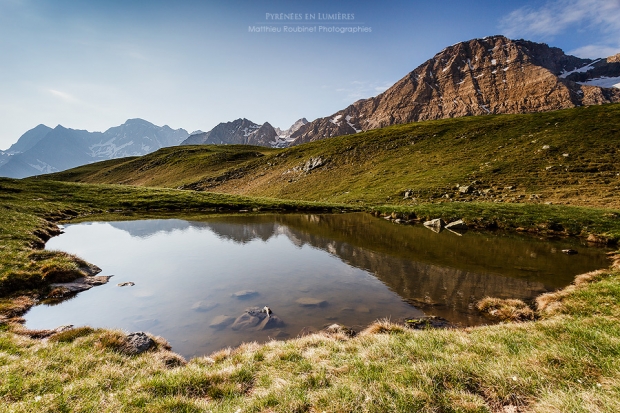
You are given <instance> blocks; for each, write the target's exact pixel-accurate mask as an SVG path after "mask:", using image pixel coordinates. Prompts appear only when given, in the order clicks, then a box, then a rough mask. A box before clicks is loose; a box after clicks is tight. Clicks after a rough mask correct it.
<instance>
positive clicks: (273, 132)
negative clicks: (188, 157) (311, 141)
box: [181, 118, 308, 147]
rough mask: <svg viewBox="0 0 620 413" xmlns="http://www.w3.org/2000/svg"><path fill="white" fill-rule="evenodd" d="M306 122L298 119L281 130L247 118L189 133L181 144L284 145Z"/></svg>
mask: <svg viewBox="0 0 620 413" xmlns="http://www.w3.org/2000/svg"><path fill="white" fill-rule="evenodd" d="M306 123H308V121H307V120H306V118H302V119H299V120H298V121H296V122H295V123H294V124H293V125H292V126H291V127H290V128H288V129H286V130H281V129H280V128H274V127H273V126H271V124H270V123H269V122H265V123H263V124H262V125H259V124H257V123H254V122H252V121H250V120H247V119H245V118H244V119H237V120H235V121H232V122H226V123H220V124H218V125H217V126H216V127H215V128H213V129H211V130H210V131H209V132H200V133H195V134H192V135H190V136H189V137H188V138H187V139H185V140H184V141H183V142H182V143H181V145H204V144H213V145H235V144H237V145H259V146H271V147H285V146H288V145H289V144H290V143H291V142H292V141H291V140H290V136H291V135H292V134H293V133H294V132H296V131H297V130H298V129H299V128H300V127H302V126H303V125H305V124H306Z"/></svg>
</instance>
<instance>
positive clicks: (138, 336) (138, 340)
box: [125, 331, 155, 354]
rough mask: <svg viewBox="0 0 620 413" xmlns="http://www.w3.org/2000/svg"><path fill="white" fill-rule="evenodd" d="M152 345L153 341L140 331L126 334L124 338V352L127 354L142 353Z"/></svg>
mask: <svg viewBox="0 0 620 413" xmlns="http://www.w3.org/2000/svg"><path fill="white" fill-rule="evenodd" d="M154 345H155V341H153V339H152V338H151V337H149V336H148V335H147V334H146V333H144V332H142V331H138V332H136V333H131V334H127V337H126V338H125V352H127V353H128V354H141V353H144V352H145V351H147V350H148V349H150V348H151V347H153V346H154Z"/></svg>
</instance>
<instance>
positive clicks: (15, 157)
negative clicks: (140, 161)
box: [0, 119, 189, 178]
mask: <svg viewBox="0 0 620 413" xmlns="http://www.w3.org/2000/svg"><path fill="white" fill-rule="evenodd" d="M188 135H189V134H188V133H187V131H186V130H184V129H176V130H174V129H171V128H170V127H169V126H162V127H160V126H155V125H153V124H152V123H150V122H147V121H145V120H142V119H129V120H128V121H127V122H125V123H124V124H122V125H120V126H116V127H113V128H110V129H108V130H107V131H105V132H88V131H85V130H76V129H68V128H65V127H63V126H61V125H58V126H56V127H55V128H54V129H52V128H49V127H47V126H45V125H39V126H37V127H35V128H34V129H31V130H29V131H28V132H26V133H24V134H23V135H22V136H21V137H20V138H19V140H18V141H17V142H16V143H15V144H13V145H12V146H11V147H10V148H9V149H8V150H7V151H4V152H2V154H0V176H6V177H10V178H24V177H28V176H33V175H39V174H45V173H50V172H58V171H63V170H65V169H69V168H73V167H75V166H79V165H84V164H87V163H92V162H98V161H102V160H107V159H113V158H123V157H127V156H141V155H146V154H148V153H151V152H154V151H156V150H158V149H160V148H163V147H166V146H175V145H178V144H179V143H181V142H182V141H183V140H184V139H185V138H187V136H188Z"/></svg>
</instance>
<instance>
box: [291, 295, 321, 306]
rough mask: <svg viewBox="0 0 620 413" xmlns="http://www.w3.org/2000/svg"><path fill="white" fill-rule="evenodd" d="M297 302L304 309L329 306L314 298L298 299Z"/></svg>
mask: <svg viewBox="0 0 620 413" xmlns="http://www.w3.org/2000/svg"><path fill="white" fill-rule="evenodd" d="M295 302H296V303H297V304H299V305H300V306H302V307H325V306H326V305H327V301H325V300H321V299H320V298H313V297H302V298H298V299H297V300H295Z"/></svg>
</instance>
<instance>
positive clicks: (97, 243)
mask: <svg viewBox="0 0 620 413" xmlns="http://www.w3.org/2000/svg"><path fill="white" fill-rule="evenodd" d="M46 248H47V249H53V250H62V251H67V252H70V253H73V254H76V255H78V256H80V257H81V258H83V259H85V260H86V261H88V262H91V263H93V264H96V265H97V266H99V267H101V268H102V270H103V271H102V273H101V275H111V274H113V275H114V277H112V279H111V280H110V282H109V283H108V284H106V285H103V286H99V287H95V288H92V289H91V290H89V291H85V292H82V293H80V294H78V295H77V296H75V297H74V298H72V299H69V300H66V301H63V302H61V303H59V304H54V305H47V304H42V305H39V306H37V307H34V308H33V309H32V310H31V311H29V312H28V313H27V314H26V316H25V318H26V325H27V326H28V327H29V328H32V329H43V328H55V327H57V326H59V325H63V324H73V325H76V326H81V325H90V326H92V327H106V328H121V329H124V330H127V331H130V332H131V331H149V332H151V333H153V334H156V335H161V336H163V337H165V338H166V339H167V340H168V341H170V343H171V344H172V346H173V350H174V351H176V352H178V353H181V354H183V355H184V356H186V357H192V356H197V355H204V354H209V353H211V352H212V351H215V350H218V349H221V348H224V347H228V346H236V345H239V344H241V343H242V342H247V341H259V342H264V341H267V340H269V339H271V338H275V339H286V338H292V337H296V336H297V335H298V334H299V333H300V331H302V330H304V329H305V331H312V330H314V329H316V330H320V329H322V328H324V327H325V326H326V325H329V324H332V323H340V324H344V325H346V326H350V327H353V328H356V327H357V328H361V327H362V326H365V325H368V324H370V323H372V322H373V321H374V320H377V319H381V318H390V319H392V320H398V319H402V318H404V317H419V316H423V315H425V314H426V315H437V316H441V317H444V318H447V319H448V320H450V321H451V322H453V323H456V324H460V325H464V326H465V325H478V324H483V323H488V322H489V321H488V320H487V319H485V318H484V317H481V316H480V315H479V314H478V312H477V311H476V309H475V308H474V303H475V302H476V301H478V300H480V299H481V298H483V297H485V296H493V297H500V298H520V299H524V300H531V299H533V298H534V297H535V296H537V295H538V294H541V293H543V292H546V291H552V290H555V289H558V288H561V287H564V286H566V285H568V284H570V282H572V280H573V278H574V276H575V275H577V274H580V273H584V272H588V271H591V270H594V269H598V268H605V267H607V266H608V265H609V263H608V262H607V260H606V257H605V252H606V250H605V249H602V248H595V247H589V246H588V245H586V244H580V243H579V241H578V240H565V239H564V240H546V239H539V238H536V237H531V236H524V235H518V234H506V233H481V232H474V231H469V232H467V233H465V234H464V235H462V236H459V235H457V234H453V233H450V232H448V231H444V232H442V233H439V234H437V233H434V232H432V231H430V230H428V229H426V228H424V227H422V226H420V225H417V226H408V225H407V226H405V225H397V224H392V223H390V222H386V221H385V220H382V219H378V218H374V217H372V216H370V215H369V214H364V213H358V214H334V215H330V214H325V215H321V214H279V215H276V214H273V215H235V216H219V217H212V218H209V217H205V219H204V220H201V221H186V220H181V219H149V220H137V221H118V222H91V223H81V224H71V225H67V226H66V228H65V233H64V234H62V235H60V236H58V237H55V238H52V239H51V240H50V241H48V243H47V245H46ZM568 248H571V249H575V250H577V251H578V254H576V255H570V256H569V255H566V254H563V253H562V252H561V250H562V249H568ZM129 281H131V282H134V283H135V285H134V286H126V287H119V286H117V284H119V283H123V282H129ZM264 306H268V307H270V308H271V309H272V311H273V318H274V319H273V320H270V321H269V322H268V323H261V324H258V325H254V324H252V323H253V322H252V320H249V321H248V320H245V323H244V320H243V319H238V317H240V316H242V315H243V314H244V311H245V310H246V308H249V307H258V308H259V309H262V308H263V307H264ZM235 320H237V323H236V324H234V322H235Z"/></svg>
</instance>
